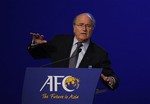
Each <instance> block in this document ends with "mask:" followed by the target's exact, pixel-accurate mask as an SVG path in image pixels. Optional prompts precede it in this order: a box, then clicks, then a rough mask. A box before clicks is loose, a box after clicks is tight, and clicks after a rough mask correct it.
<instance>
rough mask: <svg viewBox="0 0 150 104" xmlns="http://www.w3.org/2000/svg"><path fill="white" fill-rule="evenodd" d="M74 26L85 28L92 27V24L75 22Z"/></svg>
mask: <svg viewBox="0 0 150 104" xmlns="http://www.w3.org/2000/svg"><path fill="white" fill-rule="evenodd" d="M75 25H76V26H78V27H79V28H83V27H85V28H87V29H92V28H93V25H92V24H84V23H80V24H75Z"/></svg>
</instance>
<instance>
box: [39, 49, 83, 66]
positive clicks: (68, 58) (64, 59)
mask: <svg viewBox="0 0 150 104" xmlns="http://www.w3.org/2000/svg"><path fill="white" fill-rule="evenodd" d="M81 51H82V49H81V48H79V50H78V52H77V54H75V55H74V56H71V57H67V58H63V59H60V60H57V61H54V62H52V63H47V64H44V65H41V66H40V67H46V66H48V65H53V64H56V63H59V62H63V61H66V60H70V59H71V58H73V57H75V56H77V55H78V54H79V53H80V52H81Z"/></svg>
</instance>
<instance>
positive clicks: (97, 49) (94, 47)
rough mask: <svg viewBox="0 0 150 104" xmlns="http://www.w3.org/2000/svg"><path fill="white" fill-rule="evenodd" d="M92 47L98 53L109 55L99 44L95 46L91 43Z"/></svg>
mask: <svg viewBox="0 0 150 104" xmlns="http://www.w3.org/2000/svg"><path fill="white" fill-rule="evenodd" d="M91 46H92V47H93V50H95V51H96V52H98V53H99V52H100V53H107V51H106V49H105V48H104V47H102V46H101V45H99V44H95V43H94V42H91Z"/></svg>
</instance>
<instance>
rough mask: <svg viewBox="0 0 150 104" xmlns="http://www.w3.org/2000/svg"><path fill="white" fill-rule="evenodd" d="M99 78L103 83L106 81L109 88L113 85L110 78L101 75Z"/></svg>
mask: <svg viewBox="0 0 150 104" xmlns="http://www.w3.org/2000/svg"><path fill="white" fill-rule="evenodd" d="M101 77H102V79H103V80H104V81H106V82H107V83H108V85H109V86H112V85H113V79H112V77H107V76H105V75H103V74H101Z"/></svg>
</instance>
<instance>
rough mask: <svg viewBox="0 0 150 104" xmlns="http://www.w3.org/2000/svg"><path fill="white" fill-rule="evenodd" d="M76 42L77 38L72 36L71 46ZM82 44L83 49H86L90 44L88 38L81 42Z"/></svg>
mask: <svg viewBox="0 0 150 104" xmlns="http://www.w3.org/2000/svg"><path fill="white" fill-rule="evenodd" d="M77 42H78V40H77V38H76V37H75V36H74V40H73V46H74V45H76V43H77ZM82 44H83V47H84V48H85V49H87V48H88V46H89V44H90V39H88V40H87V41H86V42H83V43H82Z"/></svg>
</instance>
